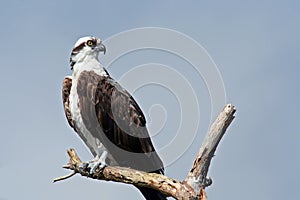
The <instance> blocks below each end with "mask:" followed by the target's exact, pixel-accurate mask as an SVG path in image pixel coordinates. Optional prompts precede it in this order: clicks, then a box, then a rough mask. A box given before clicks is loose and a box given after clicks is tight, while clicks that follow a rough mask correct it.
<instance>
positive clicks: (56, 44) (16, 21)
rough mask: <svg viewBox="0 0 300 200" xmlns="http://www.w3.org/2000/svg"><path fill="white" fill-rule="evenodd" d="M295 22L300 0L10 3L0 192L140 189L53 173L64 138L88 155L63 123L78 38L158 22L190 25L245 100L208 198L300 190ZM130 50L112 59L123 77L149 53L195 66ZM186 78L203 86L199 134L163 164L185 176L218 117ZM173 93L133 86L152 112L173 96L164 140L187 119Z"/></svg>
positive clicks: (274, 195)
mask: <svg viewBox="0 0 300 200" xmlns="http://www.w3.org/2000/svg"><path fill="white" fill-rule="evenodd" d="M299 25H300V3H299V1H296V0H295V1H264V0H263V1H248V2H245V1H244V2H242V1H233V0H228V1H223V2H216V1H214V2H208V1H185V2H178V1H171V0H169V1H143V2H142V1H130V3H129V2H128V1H126V2H125V1H119V2H116V1H114V2H112V1H70V0H68V1H58V0H54V1H33V0H28V1H16V0H15V1H14V0H12V1H2V2H1V7H0V26H1V32H0V38H1V48H0V55H1V61H2V62H1V69H2V73H1V75H2V78H1V79H0V89H1V91H2V96H1V97H2V98H1V100H0V102H1V104H0V110H1V113H2V115H1V116H0V121H1V137H2V139H1V140H0V177H1V180H0V199H1V200H14V199H20V198H22V199H45V200H50V199H66V198H67V199H83V198H84V199H86V198H94V199H95V196H96V195H97V196H99V197H96V199H120V198H125V197H126V199H142V197H141V195H140V194H139V192H138V191H137V190H136V189H134V188H133V187H130V186H126V185H122V184H114V183H108V182H99V181H92V180H88V179H86V178H83V177H80V176H79V175H77V176H76V177H73V178H72V179H69V180H67V181H64V182H61V183H57V184H53V183H52V180H53V178H55V177H57V176H60V175H63V174H65V173H68V171H65V170H63V169H62V168H61V166H62V165H64V164H66V162H67V156H66V153H65V150H66V149H67V148H70V147H74V148H75V149H76V150H77V152H78V153H79V155H80V156H81V157H82V159H84V160H89V159H92V156H91V155H90V154H89V152H88V151H87V150H86V148H85V146H84V145H83V144H82V142H81V141H80V140H79V138H78V137H77V136H76V135H75V134H74V132H73V130H71V129H70V128H69V125H68V124H67V123H66V120H65V117H64V113H63V109H62V103H61V96H60V93H61V91H60V90H61V83H62V79H63V77H64V76H65V75H69V74H70V73H71V72H70V69H69V66H68V64H69V63H68V61H69V54H70V51H71V49H72V47H73V45H74V43H75V41H76V40H77V39H78V38H79V37H81V36H83V35H95V36H98V37H101V38H102V39H104V40H105V39H106V38H109V37H110V36H112V35H114V34H117V33H119V32H122V31H126V30H129V29H133V28H140V27H152V26H155V27H162V28H169V29H173V30H176V31H179V32H182V33H184V34H186V35H188V36H190V37H191V38H193V39H194V40H196V41H197V42H198V43H200V44H201V45H202V46H203V47H204V48H205V49H206V50H207V51H208V53H209V54H210V56H211V57H212V59H213V60H214V62H215V63H216V65H217V66H218V69H219V71H220V73H221V76H222V78H223V81H224V84H225V88H226V94H227V101H228V102H232V103H233V104H234V105H235V106H236V107H237V113H236V116H237V117H236V119H235V120H234V122H233V124H232V125H231V126H230V128H229V130H228V131H227V133H226V135H225V137H224V139H223V140H222V141H221V144H220V146H219V148H218V150H217V152H216V156H215V157H214V159H213V161H212V166H211V169H210V171H209V175H210V176H211V177H212V179H213V181H214V182H213V185H212V186H211V187H209V188H208V189H207V195H208V199H234V200H239V199H244V200H248V199H249V200H250V199H253V196H255V198H257V199H263V200H265V199H270V200H271V199H272V200H274V199H289V200H296V199H298V198H299V192H298V186H299V178H300V176H299V169H300V159H299V155H298V153H300V147H299V145H298V143H299V140H300V135H299V130H298V129H297V128H296V126H297V124H298V122H299V111H300V109H299V107H298V103H299V102H300V94H299V86H300V80H299V78H298V76H299V75H300V69H299V61H300V56H299V55H298V53H299V52H300V48H299V45H300V37H299V35H300V28H299V27H300V26H299ZM108 51H109V49H108ZM122 59H123V61H122ZM122 59H120V60H118V61H117V62H116V63H114V65H113V66H112V67H111V69H110V72H111V75H112V76H113V77H115V78H116V79H118V78H120V77H121V76H122V74H124V73H126V71H128V70H130V69H131V68H132V67H134V66H136V65H137V64H143V62H157V63H160V62H161V63H164V64H165V63H168V64H169V66H171V67H174V68H176V70H178V71H180V72H181V73H182V74H184V75H185V76H188V77H187V78H189V73H190V71H189V70H190V68H188V67H187V68H185V67H182V66H184V64H186V63H184V62H182V61H181V60H180V59H178V58H174V57H172V56H170V55H168V54H167V53H164V52H157V51H156V52H154V51H150V50H149V51H147V50H145V51H141V52H137V53H133V54H129V55H128V57H126V56H124V58H122ZM143 59H144V60H143ZM137 60H138V61H137ZM177 61H178V62H177ZM131 63H132V64H131ZM179 64H180V66H179ZM181 64H182V65H181ZM120 65H122V66H124V67H121V66H120ZM118 67H119V68H118ZM190 74H192V73H190ZM166 78H167V77H166ZM190 80H191V83H192V84H193V85H198V86H196V89H195V91H196V93H197V96H198V97H199V99H201V101H200V103H201V105H199V107H200V109H201V121H200V127H199V132H198V134H197V137H196V138H195V141H194V143H193V144H192V146H191V147H190V148H189V149H188V150H187V151H186V152H185V153H184V155H183V156H182V157H181V158H180V159H178V160H177V161H176V162H175V163H173V164H172V165H170V166H167V167H166V174H167V175H168V176H171V177H174V178H178V179H180V180H181V179H183V178H184V177H185V176H186V174H187V172H188V170H189V169H190V167H191V165H192V161H193V159H194V156H195V154H196V153H197V151H198V149H199V147H200V145H201V141H202V138H203V137H204V135H205V133H206V131H207V128H208V123H209V118H210V116H209V115H207V114H206V112H209V110H210V106H211V105H209V96H208V92H207V89H206V88H205V84H204V83H203V80H200V81H199V79H198V82H199V84H198V82H196V81H197V78H195V77H194V76H193V75H190ZM125 87H126V86H125ZM178 87H179V86H178ZM157 94H159V95H157ZM168 94H169V93H168V91H167V90H164V89H163V88H160V87H144V88H142V89H141V90H138V91H137V92H136V94H135V95H134V96H135V97H136V99H137V100H138V102H139V103H140V105H141V107H142V108H143V110H144V112H145V114H146V115H147V118H148V119H149V117H148V113H147V112H148V109H149V108H150V107H151V105H152V104H154V103H161V104H165V108H166V110H167V112H168V114H167V116H169V118H168V121H167V124H166V127H165V128H164V129H163V130H162V133H161V135H160V138H154V139H153V142H154V143H155V144H156V146H157V147H160V146H163V145H164V143H165V142H168V140H169V139H170V138H172V137H171V136H170V135H172V134H173V132H174V130H176V127H177V126H174V125H175V124H176V122H177V121H178V120H179V117H178V116H179V115H180V113H179V109H178V108H177V106H178V103H177V102H176V101H175V100H174V97H172V95H168ZM187 98H188V97H187ZM191 117H193V116H192V114H191ZM213 117H215V116H213ZM173 129H174V130H173ZM163 159H164V158H163Z"/></svg>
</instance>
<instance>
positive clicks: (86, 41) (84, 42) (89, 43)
mask: <svg viewBox="0 0 300 200" xmlns="http://www.w3.org/2000/svg"><path fill="white" fill-rule="evenodd" d="M100 51H103V53H104V54H105V52H106V48H105V46H104V45H103V44H102V41H101V40H100V39H99V38H96V37H92V36H86V37H82V38H79V40H78V41H77V42H76V43H75V46H74V48H73V50H72V53H71V57H70V66H71V69H73V66H74V65H75V64H76V62H82V61H84V60H85V59H97V60H98V55H99V52H100Z"/></svg>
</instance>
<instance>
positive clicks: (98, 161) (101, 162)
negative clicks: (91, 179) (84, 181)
mask: <svg viewBox="0 0 300 200" xmlns="http://www.w3.org/2000/svg"><path fill="white" fill-rule="evenodd" d="M106 158H107V151H103V152H102V154H101V156H100V157H99V155H97V156H96V157H95V158H94V159H93V160H92V161H91V162H90V163H89V165H88V167H89V168H90V173H91V174H93V173H95V172H96V169H97V168H98V167H99V168H100V170H101V169H103V168H104V167H105V166H106V162H105V160H106Z"/></svg>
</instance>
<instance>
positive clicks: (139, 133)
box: [62, 36, 166, 200]
mask: <svg viewBox="0 0 300 200" xmlns="http://www.w3.org/2000/svg"><path fill="white" fill-rule="evenodd" d="M105 51H106V48H105V46H104V45H103V44H102V42H101V40H100V39H98V38H96V37H92V36H88V37H83V38H80V39H79V40H78V41H77V42H76V44H75V46H74V48H73V50H72V53H71V57H70V66H71V69H72V70H73V73H72V76H67V77H65V78H64V81H63V88H62V98H63V106H64V111H65V115H66V117H67V120H68V122H69V125H70V126H71V127H72V128H73V129H74V130H75V131H76V132H77V134H78V135H79V136H80V138H81V139H82V140H83V141H84V143H85V144H86V145H87V147H88V148H89V149H90V151H91V153H92V154H93V155H94V157H95V158H94V161H95V162H93V163H91V164H90V165H89V167H90V168H91V170H92V171H93V170H95V169H96V168H97V167H98V166H99V167H100V168H103V167H104V166H105V165H106V163H107V164H108V165H118V166H122V167H130V168H133V169H137V170H142V171H147V172H153V173H159V174H164V168H163V163H162V161H161V159H160V158H159V156H158V154H157V153H156V151H155V149H154V146H153V144H152V142H151V139H150V136H149V134H148V131H147V127H146V120H145V116H144V114H143V112H142V110H141V109H140V107H139V106H138V104H137V102H136V101H135V100H134V98H133V97H132V96H131V95H130V94H129V93H128V91H126V90H125V89H124V88H123V87H122V86H121V85H120V84H119V83H118V82H116V81H115V80H114V79H113V78H111V76H110V75H109V73H108V72H107V71H106V69H105V68H104V67H103V66H102V65H101V64H100V62H99V60H98V54H99V52H103V53H105ZM95 163H96V164H95ZM138 189H139V190H140V191H141V192H142V194H143V195H144V197H145V198H146V199H149V200H150V199H152V200H155V199H166V197H165V196H164V195H163V194H162V193H160V192H159V191H156V190H153V189H149V188H143V187H138Z"/></svg>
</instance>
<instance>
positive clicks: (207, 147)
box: [54, 104, 235, 200]
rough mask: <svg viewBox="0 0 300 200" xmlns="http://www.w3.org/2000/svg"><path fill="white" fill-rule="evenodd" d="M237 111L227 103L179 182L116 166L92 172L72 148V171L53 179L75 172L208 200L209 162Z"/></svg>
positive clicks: (70, 154)
mask: <svg viewBox="0 0 300 200" xmlns="http://www.w3.org/2000/svg"><path fill="white" fill-rule="evenodd" d="M234 113H235V108H234V106H232V105H231V104H228V105H226V106H225V108H224V109H223V111H222V112H221V113H220V114H219V116H218V117H217V119H216V120H215V122H214V123H213V124H212V126H211V128H210V131H209V132H208V134H207V135H206V137H205V139H204V142H203V144H202V146H201V148H200V150H199V153H198V154H197V157H196V159H195V160H194V164H193V167H192V169H191V170H190V172H189V173H188V175H187V177H186V179H185V180H184V181H178V180H175V179H172V178H169V177H167V176H164V175H161V174H155V173H147V172H143V171H138V170H134V169H130V168H125V167H116V166H106V167H105V168H104V169H102V170H99V169H98V170H96V172H95V173H92V174H91V173H90V169H89V168H88V167H87V166H88V163H87V162H82V161H81V160H80V158H79V157H78V156H77V154H76V152H75V150H74V149H70V150H68V155H69V157H70V161H69V163H68V164H67V165H66V166H64V168H66V169H70V170H72V171H73V173H71V174H70V175H67V176H63V177H59V178H57V179H55V180H54V182H57V181H61V180H64V179H66V178H69V177H71V176H73V175H74V174H75V173H79V174H81V175H82V176H86V177H89V178H93V179H98V180H105V181H115V182H122V183H126V184H132V185H137V186H142V187H148V188H153V189H156V190H159V191H161V192H162V193H164V194H165V195H166V196H170V197H173V198H175V199H195V200H196V199H200V200H206V194H205V190H204V189H205V187H207V186H208V185H210V184H211V180H210V179H208V178H207V173H208V169H209V165H210V162H211V159H212V157H213V155H214V153H215V151H216V148H217V146H218V144H219V142H220V140H221V139H222V137H223V135H224V133H225V131H226V129H227V128H228V126H229V125H230V123H231V122H232V120H233V119H234Z"/></svg>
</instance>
